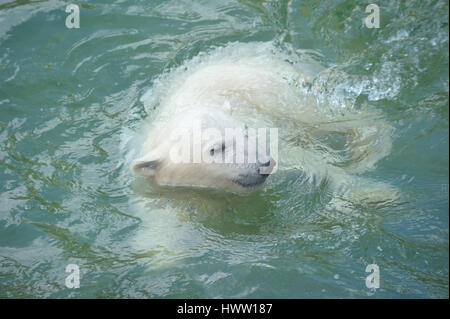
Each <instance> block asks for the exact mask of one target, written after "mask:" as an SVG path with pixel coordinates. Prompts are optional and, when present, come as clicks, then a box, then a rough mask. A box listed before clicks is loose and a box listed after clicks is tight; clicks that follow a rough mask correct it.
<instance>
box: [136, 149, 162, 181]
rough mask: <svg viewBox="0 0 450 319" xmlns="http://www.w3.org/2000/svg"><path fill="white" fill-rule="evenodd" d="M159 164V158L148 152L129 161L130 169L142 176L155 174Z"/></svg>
mask: <svg viewBox="0 0 450 319" xmlns="http://www.w3.org/2000/svg"><path fill="white" fill-rule="evenodd" d="M159 164H160V160H159V159H158V158H156V157H155V156H154V154H152V153H150V154H148V155H146V156H144V157H141V158H139V159H137V160H134V161H133V162H132V163H131V171H132V172H133V173H134V174H136V175H138V176H144V177H151V176H154V175H155V172H156V169H157V167H158V165H159Z"/></svg>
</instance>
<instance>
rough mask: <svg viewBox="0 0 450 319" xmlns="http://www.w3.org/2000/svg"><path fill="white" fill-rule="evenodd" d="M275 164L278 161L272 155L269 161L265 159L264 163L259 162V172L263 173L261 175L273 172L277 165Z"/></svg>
mask: <svg viewBox="0 0 450 319" xmlns="http://www.w3.org/2000/svg"><path fill="white" fill-rule="evenodd" d="M275 164H276V162H275V160H274V159H273V158H272V157H270V158H269V159H268V160H267V161H265V162H263V163H261V162H259V165H260V167H259V174H261V175H269V174H271V173H272V171H273V168H274V167H275Z"/></svg>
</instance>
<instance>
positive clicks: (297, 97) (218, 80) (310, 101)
mask: <svg viewBox="0 0 450 319" xmlns="http://www.w3.org/2000/svg"><path fill="white" fill-rule="evenodd" d="M275 51H276V50H275V49H274V47H273V46H272V45H271V44H260V43H256V44H255V43H253V44H245V45H242V44H232V45H229V46H228V47H227V48H219V49H217V50H216V51H214V52H212V53H211V52H210V53H209V54H207V55H200V56H198V57H196V58H194V59H192V60H191V61H189V62H186V63H185V64H184V65H182V66H181V67H179V68H177V69H175V70H171V71H170V72H168V74H166V75H164V76H162V77H161V78H160V79H159V80H157V81H156V84H155V89H154V90H152V91H149V93H147V94H145V95H144V97H143V99H142V100H143V101H144V102H145V103H146V105H153V106H156V105H157V106H158V109H157V112H154V114H153V116H152V118H151V123H150V128H147V129H146V132H145V142H144V143H143V146H142V149H141V156H140V157H139V158H137V159H135V160H134V161H133V162H132V164H131V170H132V171H133V172H134V173H135V174H136V175H139V176H144V177H147V178H149V179H152V180H154V181H155V182H156V183H157V184H159V185H167V186H189V187H202V188H216V189H219V190H225V191H231V192H234V193H242V192H246V191H252V190H255V189H258V188H260V187H261V186H262V185H264V182H265V181H266V180H267V177H268V176H269V175H270V174H271V173H273V172H274V171H275V169H274V168H278V166H279V165H280V167H281V168H282V169H284V170H286V169H296V170H301V171H302V172H304V174H305V178H306V179H308V180H311V181H315V182H318V181H319V182H320V181H322V180H325V179H326V180H327V181H329V182H330V183H331V184H332V185H334V186H333V187H334V189H336V190H338V191H340V192H341V193H347V194H350V193H351V194H352V196H355V194H358V193H359V194H361V196H360V198H366V199H367V198H368V196H367V194H378V195H379V194H380V192H379V191H376V192H371V191H370V190H373V189H378V190H379V189H383V188H384V189H385V191H383V192H381V193H382V194H383V196H384V195H385V194H388V193H392V191H391V189H390V188H389V187H385V186H386V185H384V184H383V185H382V184H377V183H371V182H370V181H368V180H366V179H361V178H359V177H358V176H357V175H355V174H359V173H363V172H365V171H368V170H370V169H373V168H374V165H375V164H376V163H377V162H378V161H379V160H380V159H381V158H383V157H384V156H386V155H387V154H389V152H390V149H391V144H392V143H391V136H392V128H391V127H390V125H388V124H387V123H386V122H385V121H384V120H383V119H382V118H381V117H380V116H379V114H378V113H377V112H376V111H374V110H370V109H366V110H357V111H356V110H354V109H352V108H351V107H343V106H342V105H339V108H336V107H335V106H333V105H325V104H324V103H321V102H320V101H319V99H318V97H317V95H316V94H315V92H314V91H313V90H311V86H313V84H314V81H315V80H316V79H317V77H318V74H322V73H324V72H326V71H327V70H325V69H324V68H322V67H321V66H319V65H318V64H313V63H305V61H292V59H290V58H289V57H287V56H284V55H283V54H282V53H281V52H279V51H278V52H275ZM344 106H345V105H344ZM196 122H199V123H201V124H200V131H201V132H205V131H207V130H209V129H216V131H218V132H220V133H221V134H201V136H202V138H201V139H195V138H190V139H189V138H188V139H187V138H182V137H181V135H176V134H175V137H174V136H173V135H174V134H173V133H174V132H177V131H179V130H180V129H181V130H182V131H183V132H184V133H183V134H184V136H186V135H187V136H193V130H194V126H195V125H194V123H196ZM249 127H252V128H278V129H279V133H280V134H279V139H280V143H279V144H280V149H279V150H278V149H276V150H275V151H276V153H277V157H279V160H278V158H277V159H274V158H273V156H272V155H271V154H268V153H266V152H260V151H259V149H260V148H261V149H263V150H265V147H264V146H262V147H260V146H261V143H259V141H258V142H257V143H256V153H257V154H256V156H252V157H256V158H257V160H256V161H250V160H249V159H248V158H249V154H250V153H249V148H250V147H249V145H250V144H251V143H250V142H249V136H248V134H247V133H246V131H247V130H248V128H249ZM227 128H231V129H239V130H241V132H243V138H244V147H243V148H240V149H238V148H236V147H235V146H236V137H232V138H227V137H226V135H224V134H223V133H224V130H225V129H227ZM218 135H219V136H218ZM277 138H278V137H277ZM263 143H264V142H263ZM233 145H234V147H233ZM277 145H278V142H277ZM196 146H198V149H200V152H201V161H200V162H198V161H197V162H195V161H193V160H192V154H190V160H189V161H187V162H186V161H185V162H180V161H174V160H173V158H172V156H171V154H173V151H174V150H180V149H183V148H184V149H191V150H192V149H194V148H196ZM229 146H230V147H229ZM342 147H344V150H342V149H340V148H342ZM253 149H254V147H253V148H252V152H253ZM239 156H240V157H241V158H244V160H243V161H242V162H237V161H236V158H237V157H239ZM217 159H220V160H221V161H218V160H217ZM227 159H228V160H227ZM230 159H231V161H230ZM278 162H279V163H278ZM367 185H369V186H368V187H365V186H367ZM375 185H376V186H375ZM381 185H382V186H381ZM350 189H351V191H349V190H350ZM368 189H369V191H368ZM378 195H377V196H374V198H375V199H374V200H377V198H378ZM369 197H370V196H369Z"/></svg>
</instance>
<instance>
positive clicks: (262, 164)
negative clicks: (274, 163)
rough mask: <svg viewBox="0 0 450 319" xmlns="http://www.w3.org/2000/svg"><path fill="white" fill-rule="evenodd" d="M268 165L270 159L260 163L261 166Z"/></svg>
mask: <svg viewBox="0 0 450 319" xmlns="http://www.w3.org/2000/svg"><path fill="white" fill-rule="evenodd" d="M269 165H270V159H269V160H268V161H267V162H265V163H261V166H269Z"/></svg>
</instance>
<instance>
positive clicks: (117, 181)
mask: <svg viewBox="0 0 450 319" xmlns="http://www.w3.org/2000/svg"><path fill="white" fill-rule="evenodd" d="M69 3H70V2H66V1H20V0H16V1H12V0H6V1H5V0H2V1H0V181H1V183H0V297H2V298H5V297H16V298H17V297H18V298H24V297H25V298H66V297H75V298H97V297H100V298H125V297H127V298H141V297H145V298H147V297H169V298H170V297H182V298H197V297H204V298H216V297H222V298H226V297H243V298H245V297H249V298H250V297H253V298H258V297H271V298H304V297H306V298H309V297H318V298H322V297H323V298H330V297H338V298H411V297H413V298H448V296H449V293H448V288H449V287H448V283H449V279H448V276H449V275H448V270H449V263H448V260H449V218H448V216H449V215H448V208H449V204H448V203H449V202H448V194H449V192H448V182H449V170H448V168H449V161H448V160H449V144H448V138H449V131H448V120H449V112H448V110H449V109H448V103H449V93H448V85H449V82H448V67H449V66H448V59H449V55H448V1H377V2H376V3H377V4H378V5H379V7H380V14H381V23H380V28H379V29H368V28H366V27H365V26H364V25H363V24H362V20H363V18H364V17H365V16H366V15H367V14H366V13H365V12H364V10H365V6H366V5H367V4H369V3H370V2H365V1H256V0H253V1H251V0H240V1H222V0H214V1H206V0H205V1H182V0H169V1H143V0H142V1H131V0H124V1H116V2H115V3H114V4H112V3H110V4H105V3H104V2H102V1H89V2H87V1H73V3H76V4H78V5H79V6H80V10H81V26H80V28H79V29H67V28H66V27H65V19H66V17H67V15H68V13H66V12H65V7H66V5H67V4H69ZM235 41H239V42H251V41H264V42H266V41H274V43H276V45H277V46H279V47H280V48H282V49H283V50H287V49H286V48H291V49H292V48H293V49H294V50H295V49H305V50H311V51H308V52H310V54H311V56H312V57H314V59H315V60H316V61H317V62H319V63H320V64H321V65H323V66H324V67H326V68H331V69H332V70H334V71H336V72H338V71H339V72H340V71H342V72H346V74H349V75H351V76H352V79H353V80H352V81H350V82H348V81H347V82H345V81H344V82H342V81H341V82H339V78H335V79H336V81H326V82H325V83H324V84H323V85H324V86H325V90H324V91H323V92H324V93H323V97H325V98H326V99H328V102H329V103H333V102H336V101H335V100H333V99H334V98H335V97H336V96H337V95H336V93H339V94H341V96H344V98H345V99H347V100H348V101H350V103H351V104H352V105H353V107H355V108H356V109H357V108H358V107H362V106H364V105H371V106H373V107H374V108H376V109H377V110H379V111H380V112H382V114H383V117H384V119H385V120H386V121H388V122H389V123H390V124H391V125H392V126H393V127H394V136H393V148H392V151H391V153H390V155H389V156H387V157H385V158H384V159H383V160H381V161H380V162H378V163H377V167H376V169H375V170H374V171H371V172H370V173H367V174H365V175H366V176H367V177H370V178H373V179H376V180H379V181H383V182H385V183H389V184H391V185H394V186H395V187H397V188H398V189H399V190H400V191H401V194H402V197H401V200H400V201H398V202H396V203H393V204H392V203H391V204H390V205H375V206H371V207H366V206H361V207H359V208H358V213H357V214H347V215H346V214H327V212H325V206H326V202H327V196H326V194H327V190H326V188H327V185H320V186H317V187H312V188H308V187H307V186H306V185H304V184H302V182H300V181H299V180H300V179H299V177H298V176H295V175H293V174H283V173H282V172H280V174H278V176H276V175H275V176H271V182H269V183H268V185H267V186H266V188H263V189H262V190H260V191H258V192H256V193H254V194H252V195H250V196H245V197H242V196H234V195H229V194H214V193H213V194H206V195H205V194H203V193H202V192H198V191H195V190H186V191H184V193H183V191H182V194H181V195H184V196H186V197H187V198H188V199H187V200H186V199H185V200H184V203H189V198H191V199H192V200H197V201H198V200H200V201H201V199H202V196H208V197H209V198H211V197H213V198H214V196H216V197H217V202H226V203H228V209H226V210H218V211H216V212H215V213H214V212H213V213H211V212H209V213H206V212H204V211H202V210H201V209H196V210H193V209H191V208H189V207H186V208H185V210H184V211H185V213H180V214H174V215H170V216H167V215H164V208H165V207H169V206H170V205H174V204H173V201H171V195H170V192H168V193H166V194H165V195H161V198H159V200H158V201H154V202H152V201H151V200H150V199H149V198H146V197H145V196H143V195H142V194H139V192H136V190H135V189H134V188H133V186H132V185H133V181H134V180H135V178H134V177H133V176H132V175H131V173H129V171H128V169H127V167H126V165H125V164H124V163H125V159H124V156H125V155H126V152H125V151H124V149H123V147H122V146H121V145H122V144H121V143H122V142H123V139H124V136H127V135H126V134H125V133H124V130H125V132H126V130H130V131H133V130H135V129H136V128H137V127H138V126H139V124H140V123H141V122H142V120H143V119H144V118H145V117H146V116H148V115H151V114H152V111H153V110H151V109H146V108H145V107H144V105H143V104H142V103H141V102H140V101H139V98H140V97H141V96H142V95H143V94H144V93H145V92H146V91H147V90H148V89H150V88H151V87H152V84H153V81H154V80H155V79H156V78H157V77H158V76H159V75H160V74H162V73H163V72H164V71H167V70H168V69H170V68H171V67H175V66H177V65H180V64H181V63H182V62H183V61H186V60H188V59H190V58H192V57H194V56H196V55H197V54H199V53H200V52H204V51H207V50H209V49H210V48H212V47H214V46H221V45H226V44H227V43H228V42H235ZM147 201H148V202H147ZM152 203H153V206H152ZM175 205H176V204H175ZM143 206H145V207H148V209H149V213H148V216H149V218H146V216H145V215H143V214H142V210H141V211H140V212H139V209H137V207H141V208H142V207H143ZM168 230H171V231H174V230H175V231H176V234H175V233H173V234H172V233H168V234H167V236H168V237H169V238H172V240H173V241H174V243H172V244H174V245H176V247H177V253H176V254H171V253H170V252H167V251H166V249H165V248H164V245H162V244H161V243H159V242H158V240H157V239H158V238H159V237H157V236H154V234H158V236H160V235H161V234H164V233H167V232H168ZM143 234H144V235H143ZM178 234H182V236H181V235H180V236H178ZM142 236H143V237H142ZM146 236H147V237H146ZM143 238H144V239H145V240H143ZM147 240H148V244H149V248H148V249H142V246H145V244H147ZM152 240H153V242H152ZM136 241H140V246H139V247H141V248H139V249H137V248H136V247H137V246H136ZM161 259H163V260H167V261H169V262H167V263H166V264H164V266H158V265H160V264H159V263H158V262H159V261H161ZM373 263H374V264H377V265H378V266H379V268H380V278H381V279H380V288H379V289H377V290H376V291H373V290H371V289H368V288H366V285H365V278H366V276H367V275H368V273H366V272H365V269H366V266H367V265H368V264H373ZM68 264H77V265H78V266H79V267H80V271H81V282H80V288H78V289H69V288H67V287H66V286H65V279H66V276H67V275H68V273H66V272H65V269H66V266H67V265H68Z"/></svg>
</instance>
